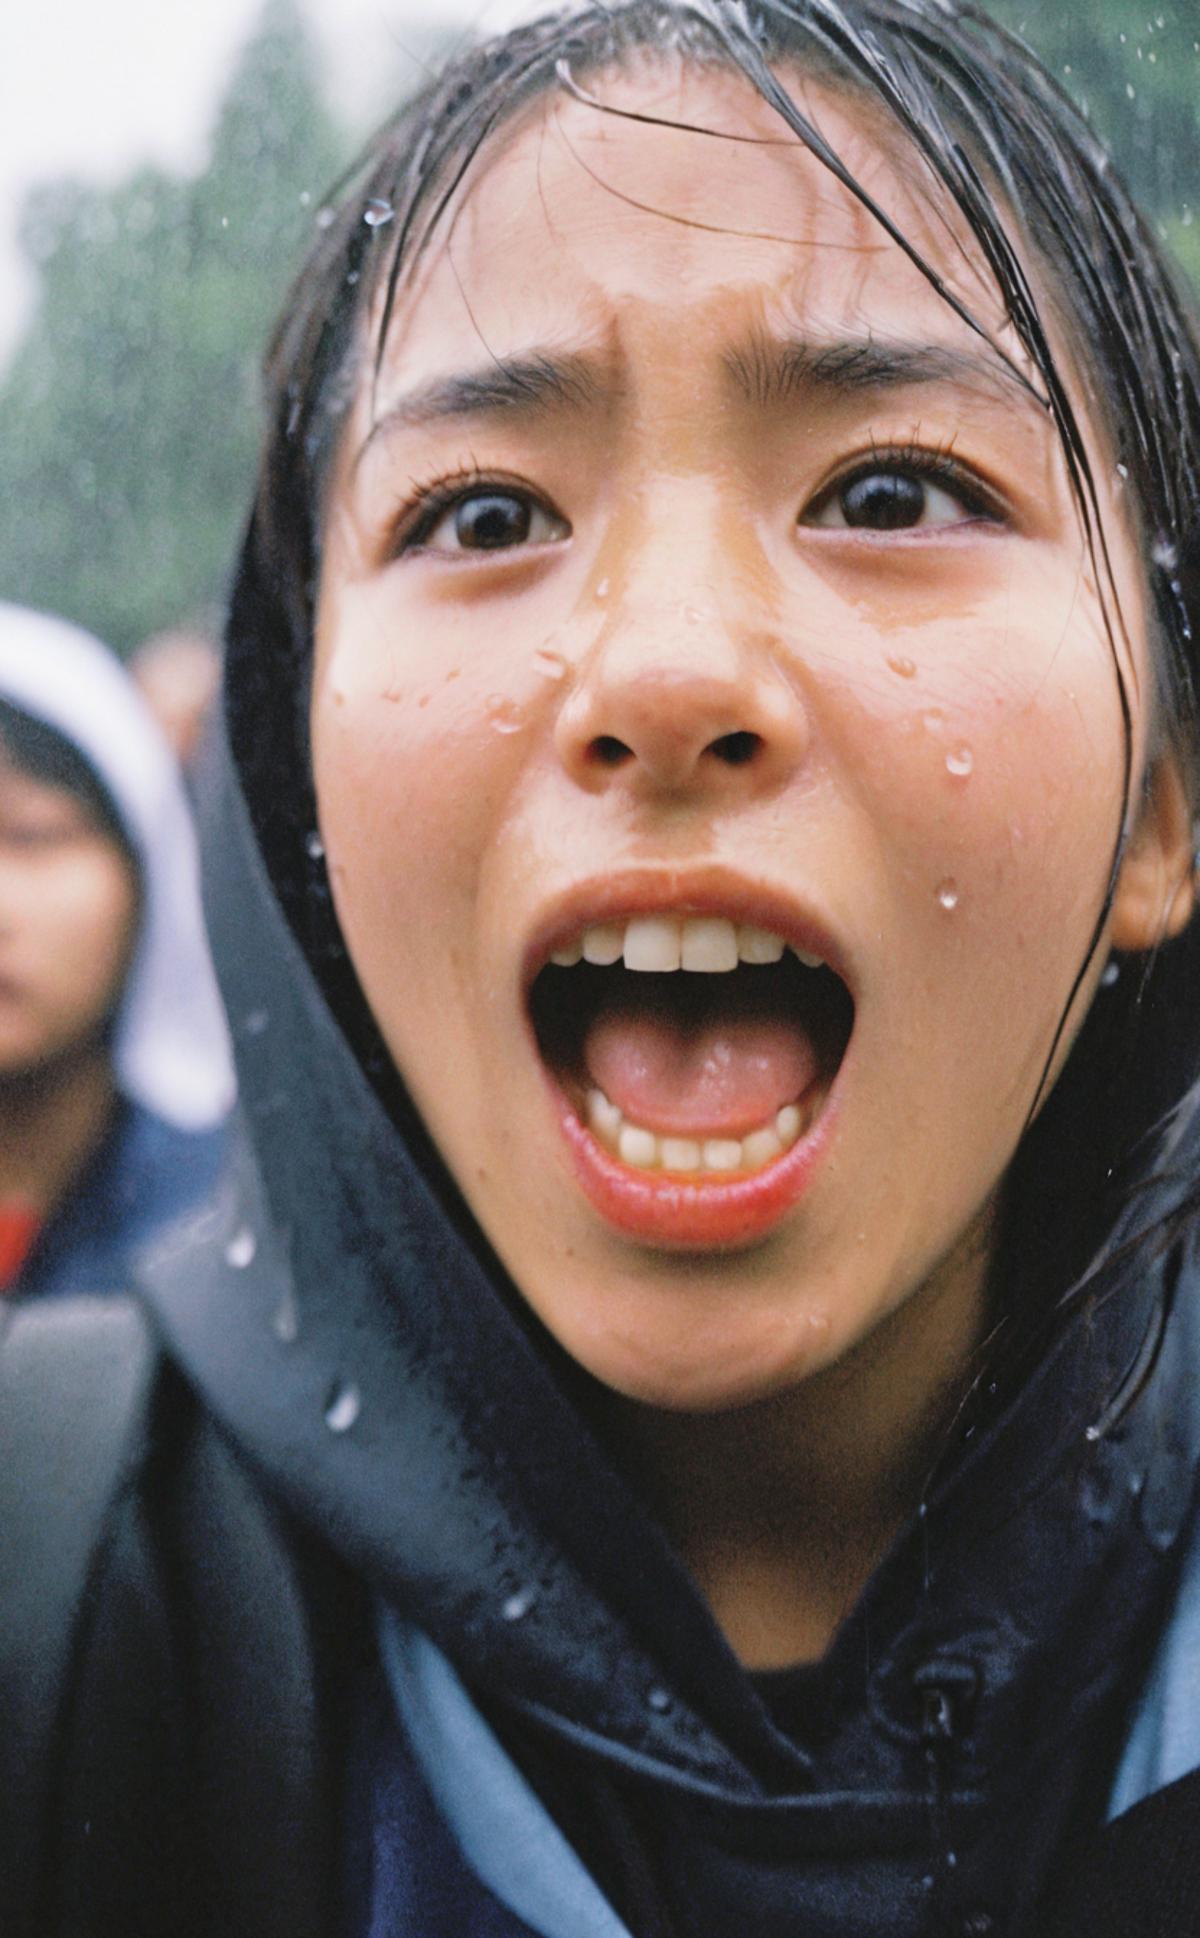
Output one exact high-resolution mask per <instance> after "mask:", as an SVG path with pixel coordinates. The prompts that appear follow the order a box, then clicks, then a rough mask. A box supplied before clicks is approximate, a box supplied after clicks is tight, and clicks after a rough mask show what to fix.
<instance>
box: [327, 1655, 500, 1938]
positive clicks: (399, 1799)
mask: <svg viewBox="0 0 1200 1938" xmlns="http://www.w3.org/2000/svg"><path fill="white" fill-rule="evenodd" d="M364 1707H365V1710H366V1714H365V1716H364V1719H363V1725H362V1728H361V1730H360V1732H359V1741H358V1745H357V1748H356V1750H355V1752H354V1755H353V1756H352V1759H351V1767H350V1782H349V1799H348V1801H349V1813H348V1815H349V1834H348V1837H347V1847H348V1860H349V1862H348V1876H347V1887H346V1899H345V1901H346V1911H345V1921H344V1926H343V1930H344V1934H345V1938H536V1934H535V1933H533V1932H532V1931H531V1930H530V1927H529V1926H528V1925H527V1924H526V1923H525V1922H524V1920H523V1919H521V1918H518V1917H517V1916H516V1915H515V1913H514V1912H511V1911H509V1910H508V1909H507V1908H506V1907H505V1906H504V1905H503V1904H501V1903H500V1900H499V1899H498V1898H497V1897H495V1896H494V1895H493V1894H492V1892H491V1891H489V1890H488V1889H487V1887H486V1886H485V1885H483V1884H481V1883H480V1882H479V1880H478V1879H477V1878H476V1876H475V1874H474V1872H473V1871H471V1870H469V1869H468V1867H467V1865H466V1863H465V1862H464V1860H463V1858H462V1856H461V1855H460V1853H459V1849H458V1846H457V1844H456V1843H455V1840H454V1837H453V1834H452V1832H451V1831H450V1829H449V1827H448V1826H447V1824H446V1822H445V1819H444V1818H443V1817H442V1815H441V1812H440V1811H439V1810H438V1807H437V1805H436V1804H435V1803H434V1801H433V1798H432V1797H431V1796H430V1794H429V1790H428V1787H427V1786H426V1783H425V1781H424V1778H423V1777H422V1775H421V1772H420V1770H419V1768H418V1767H417V1764H416V1761H415V1759H414V1757H413V1755H412V1752H411V1751H410V1750H409V1748H408V1746H407V1744H406V1743H405V1741H404V1738H403V1736H402V1735H401V1733H400V1728H399V1725H398V1724H397V1722H396V1721H395V1717H394V1714H393V1712H392V1704H391V1698H390V1696H389V1695H388V1693H387V1690H386V1688H385V1687H384V1685H383V1683H382V1681H381V1682H380V1684H379V1685H378V1687H377V1688H375V1687H373V1688H372V1691H371V1695H370V1699H369V1702H368V1703H367V1704H366V1705H364Z"/></svg>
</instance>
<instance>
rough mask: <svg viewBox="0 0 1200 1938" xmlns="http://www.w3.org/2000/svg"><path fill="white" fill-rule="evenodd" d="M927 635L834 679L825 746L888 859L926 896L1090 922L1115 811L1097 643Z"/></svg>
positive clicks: (1115, 766)
mask: <svg viewBox="0 0 1200 1938" xmlns="http://www.w3.org/2000/svg"><path fill="white" fill-rule="evenodd" d="M935 647H936V649H931V643H930V638H929V634H928V631H922V632H921V633H919V634H918V633H917V632H915V631H914V632H913V633H912V634H910V635H908V636H907V637H901V638H900V639H893V640H889V641H887V642H886V645H885V648H884V650H883V651H882V652H881V653H880V654H879V655H878V664H877V665H876V667H875V668H874V669H873V671H870V672H869V673H868V676H867V677H863V673H862V668H861V666H860V668H859V670H858V673H857V674H856V675H854V676H847V677H846V678H845V679H844V680H843V681H841V682H840V683H839V684H838V685H837V686H836V689H835V693H836V699H835V711H836V721H835V724H834V727H833V734H832V739H833V744H834V745H835V747H836V748H837V749H838V750H839V758H841V759H843V760H844V762H845V767H846V772H847V773H848V775H849V776H850V780H849V785H850V786H851V787H852V788H853V789H854V790H855V791H856V792H857V794H858V795H859V798H860V800H861V801H862V803H863V805H864V806H865V807H866V808H867V809H868V811H869V813H870V816H871V820H872V824H873V825H874V826H875V827H876V828H878V829H880V830H882V831H883V832H882V838H883V841H884V844H885V846H886V848H887V850H888V851H889V860H890V862H891V864H892V866H893V867H895V866H898V867H899V868H900V870H901V872H902V874H903V876H904V879H905V883H906V887H907V888H908V889H909V890H911V891H912V892H914V893H923V894H924V895H925V896H926V898H927V900H928V902H929V905H930V907H931V908H934V907H936V908H938V909H939V910H941V909H942V908H943V906H944V904H945V903H946V902H947V901H952V902H953V905H954V907H955V908H957V909H959V910H965V909H966V908H967V907H968V905H969V904H974V905H975V907H976V908H977V909H978V908H983V909H987V908H988V907H991V908H992V909H993V910H994V911H995V912H996V913H997V914H999V913H1001V912H1004V913H1005V914H1006V915H1008V916H1009V917H1010V918H1013V917H1015V918H1016V919H1017V920H1018V921H1019V922H1021V923H1029V924H1031V925H1032V924H1034V923H1037V924H1042V923H1045V924H1048V925H1056V926H1057V927H1058V928H1062V927H1064V926H1065V927H1066V928H1067V929H1068V930H1071V929H1073V928H1074V926H1075V919H1074V918H1075V916H1076V915H1077V914H1078V916H1079V918H1080V919H1082V920H1085V921H1086V922H1087V924H1088V926H1089V928H1090V923H1091V922H1092V921H1094V919H1095V916H1096V914H1097V912H1098V910H1099V907H1100V904H1101V901H1102V898H1103V894H1104V889H1105V885H1106V883H1107V878H1108V870H1109V867H1110V864H1111V861H1112V857H1113V853H1114V849H1115V846H1116V841H1117V836H1118V832H1119V825H1120V817H1121V781H1122V771H1123V745H1122V739H1123V737H1122V726H1121V717H1120V706H1119V700H1118V690H1117V684H1116V676H1115V672H1114V669H1113V666H1112V662H1111V658H1110V657H1109V654H1108V651H1107V647H1106V645H1105V642H1104V640H1103V639H1102V638H1101V637H1099V636H1098V633H1097V630H1096V629H1095V628H1093V627H1092V626H1091V625H1080V626H1079V627H1078V628H1077V629H1075V630H1072V628H1071V626H1070V624H1069V623H1067V624H1066V625H1064V626H1063V627H1061V628H1058V627H1054V626H1046V627H1039V628H1037V629H1036V631H1030V632H1026V633H1022V632H1021V631H1020V630H1019V629H1018V628H1017V627H1016V626H1015V625H1004V626H984V625H981V624H979V623H978V622H976V623H973V624H969V625H964V626H963V628H962V629H961V633H960V634H959V635H958V636H957V637H951V638H950V639H948V640H947V639H943V640H942V641H940V642H935ZM1014 898H1016V902H1015V904H1014V905H1012V906H1010V904H1013V903H1014ZM1085 939H1086V938H1085Z"/></svg>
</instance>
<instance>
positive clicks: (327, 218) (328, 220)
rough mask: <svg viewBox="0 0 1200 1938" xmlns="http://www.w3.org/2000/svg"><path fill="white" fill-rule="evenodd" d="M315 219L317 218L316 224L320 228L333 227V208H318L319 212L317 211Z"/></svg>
mask: <svg viewBox="0 0 1200 1938" xmlns="http://www.w3.org/2000/svg"><path fill="white" fill-rule="evenodd" d="M315 219H316V224H317V227H318V229H332V227H333V210H332V209H318V210H317V213H316V218H315Z"/></svg>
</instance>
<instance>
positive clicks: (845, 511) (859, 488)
mask: <svg viewBox="0 0 1200 1938" xmlns="http://www.w3.org/2000/svg"><path fill="white" fill-rule="evenodd" d="M924 510H925V487H924V485H923V484H922V483H921V480H920V479H919V478H906V477H904V476H903V475H902V474H901V473H899V472H894V471H873V472H871V473H870V475H869V476H868V477H864V478H855V479H854V480H853V481H852V482H851V483H850V484H848V485H847V486H846V487H845V489H844V491H843V492H842V516H843V517H844V518H845V520H846V523H847V524H848V525H870V526H871V527H872V528H873V529H874V530H875V531H883V532H892V531H898V530H900V529H901V527H903V526H905V525H919V524H920V522H921V517H922V514H923V512H924Z"/></svg>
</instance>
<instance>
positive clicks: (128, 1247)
mask: <svg viewBox="0 0 1200 1938" xmlns="http://www.w3.org/2000/svg"><path fill="white" fill-rule="evenodd" d="M232 1090H233V1083H232V1072H231V1067H230V1059H229V1050H228V1038H227V1034H226V1030H225V1026H224V1019H223V1017H222V1014H221V1010H220V1004H219V999H218V997H217V992H216V986H215V983H214V981H213V976H212V969H211V966H210V963H209V959H208V950H207V945H206V942H205V939H204V933H203V927H202V922H201V916H200V906H199V896H198V892H197V880H196V859H195V843H194V838H193V834H192V829H191V824H190V820H189V816H188V810H187V807H186V804H185V802H184V798H183V792H182V788H181V786H180V783H179V778H178V775H177V773H176V771H175V768H174V766H173V764H172V762H171V760H170V757H169V755H168V753H167V750H166V748H165V746H164V745H163V744H162V742H161V740H160V738H159V736H158V734H157V732H156V730H155V728H154V725H153V723H152V721H151V720H150V718H149V716H148V715H147V713H146V711H145V708H144V707H143V706H142V705H141V704H140V702H139V701H138V698H137V695H136V694H135V692H134V691H133V688H132V686H131V685H130V683H129V681H128V680H127V679H126V678H125V676H124V674H123V673H122V671H121V669H120V668H119V666H118V665H117V663H116V662H115V660H114V659H113V658H112V656H111V654H109V653H108V652H107V651H106V650H105V649H104V648H103V647H102V646H101V645H100V644H99V642H98V641H96V640H93V639H91V638H89V637H88V636H87V635H86V634H84V633H81V632H79V631H77V630H76V629H75V628H74V627H70V626H67V625H64V624H63V623H62V622H60V621H57V620H53V619H50V618H47V617H45V616H44V615H42V614H40V613H34V612H28V611H24V610H22V609H20V608H18V607H15V606H0V1292H3V1293H5V1294H7V1295H17V1294H26V1293H35V1292H37V1293H44V1292H58V1293H62V1292H89V1293H97V1292H117V1291H120V1292H127V1291H129V1290H130V1288H131V1285H132V1281H133V1260H134V1257H135V1256H136V1253H137V1250H138V1247H139V1245H141V1244H143V1243H145V1242H146V1240H147V1239H148V1238H149V1237H150V1236H151V1235H152V1234H153V1233H154V1231H155V1230H156V1229H157V1228H158V1227H159V1226H161V1225H163V1224H165V1223H167V1222H169V1221H171V1220H172V1219H174V1218H175V1217H177V1216H179V1215H180V1214H181V1213H182V1212H183V1211H184V1210H185V1209H186V1208H187V1207H188V1206H191V1205H195V1204H196V1203H198V1202H200V1201H201V1200H202V1199H204V1198H205V1197H206V1196H207V1194H208V1192H209V1191H210V1190H211V1189H212V1186H213V1184H214V1182H215V1180H216V1177H217V1174H218V1172H219V1169H220V1159H221V1148H222V1137H223V1133H222V1123H223V1119H224V1116H225V1114H226V1112H227V1110H228V1108H229V1105H230V1102H231V1100H232Z"/></svg>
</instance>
